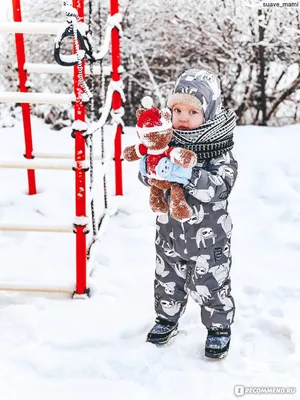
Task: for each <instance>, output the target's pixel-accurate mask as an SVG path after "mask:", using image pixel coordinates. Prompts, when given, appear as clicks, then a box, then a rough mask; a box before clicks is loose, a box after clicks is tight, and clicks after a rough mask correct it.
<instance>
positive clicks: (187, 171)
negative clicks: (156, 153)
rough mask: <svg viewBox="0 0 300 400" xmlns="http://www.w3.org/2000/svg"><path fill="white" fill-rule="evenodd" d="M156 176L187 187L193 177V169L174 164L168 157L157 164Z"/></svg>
mask: <svg viewBox="0 0 300 400" xmlns="http://www.w3.org/2000/svg"><path fill="white" fill-rule="evenodd" d="M156 174H157V175H158V176H159V177H160V178H163V179H166V180H167V181H169V182H177V183H181V184H183V185H186V184H187V183H188V182H189V179H190V178H191V176H192V168H183V167H181V166H180V165H177V164H174V163H173V162H172V161H171V160H170V159H169V158H168V157H164V158H162V159H161V160H160V161H159V163H158V164H157V167H156Z"/></svg>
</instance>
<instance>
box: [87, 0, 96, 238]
mask: <svg viewBox="0 0 300 400" xmlns="http://www.w3.org/2000/svg"><path fill="white" fill-rule="evenodd" d="M92 17H93V7H92V0H89V20H88V27H89V33H90V34H92ZM89 66H90V87H91V91H92V93H95V76H94V64H93V61H92V60H90V62H89ZM90 120H91V121H94V120H95V100H94V96H93V97H92V98H91V100H90ZM88 143H89V151H90V187H89V189H90V193H92V195H93V196H95V192H94V191H93V187H94V135H93V132H92V133H91V135H90V136H89V142H88ZM94 204H95V203H94V197H93V198H92V199H91V217H92V229H93V236H96V235H97V226H96V215H95V207H94Z"/></svg>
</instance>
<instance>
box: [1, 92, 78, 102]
mask: <svg viewBox="0 0 300 400" xmlns="http://www.w3.org/2000/svg"><path fill="white" fill-rule="evenodd" d="M75 101H76V97H75V94H74V93H72V94H62V93H25V92H0V103H35V104H71V103H72V102H75Z"/></svg>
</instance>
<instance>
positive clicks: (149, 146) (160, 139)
mask: <svg viewBox="0 0 300 400" xmlns="http://www.w3.org/2000/svg"><path fill="white" fill-rule="evenodd" d="M142 106H143V107H144V108H140V109H138V110H137V111H136V117H137V124H136V130H137V136H138V138H139V139H140V141H141V143H138V144H135V145H131V146H128V147H126V148H125V149H124V152H123V156H124V159H125V160H126V161H129V162H131V161H137V160H139V159H141V158H142V157H144V156H146V173H147V177H148V178H149V179H148V182H149V184H150V185H151V187H150V199H149V202H150V207H151V209H152V211H153V212H154V213H156V214H158V215H160V214H166V213H167V212H168V211H169V210H170V212H171V216H172V218H174V219H176V220H177V221H180V222H183V221H187V220H188V219H190V218H191V217H192V215H193V210H192V209H191V207H190V206H189V205H188V204H187V202H186V200H185V197H184V192H183V188H182V186H180V184H179V183H177V182H169V181H168V180H166V179H165V178H164V177H163V174H161V173H160V174H158V172H161V165H162V164H160V171H159V170H158V165H159V162H160V161H161V160H162V159H164V160H165V159H166V157H167V159H169V160H170V164H171V165H174V166H176V167H177V166H178V167H179V168H192V167H193V166H195V165H196V163H197V156H196V154H195V153H194V152H193V151H191V150H187V149H182V148H180V147H176V148H174V147H169V143H170V141H171V139H172V122H171V112H170V110H169V109H168V108H164V109H161V110H159V109H158V108H156V107H154V106H153V101H152V99H151V97H149V96H146V97H144V98H143V100H142ZM163 165H164V163H163ZM166 167H167V166H166ZM162 172H164V171H162ZM168 189H170V205H169V204H168V203H167V201H166V198H165V191H166V190H168Z"/></svg>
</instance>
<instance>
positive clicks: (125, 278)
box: [0, 119, 300, 400]
mask: <svg viewBox="0 0 300 400" xmlns="http://www.w3.org/2000/svg"><path fill="white" fill-rule="evenodd" d="M33 132H34V143H35V148H36V149H38V150H39V151H46V150H47V151H55V150H56V151H59V152H69V153H72V151H73V146H74V142H73V140H72V139H71V138H70V131H69V129H65V130H63V131H60V132H54V131H51V130H50V129H49V127H48V126H46V125H44V123H43V122H42V121H40V120H38V119H33ZM107 135H110V130H109V129H108V130H107ZM0 138H1V147H0V160H1V159H6V160H7V159H8V158H15V157H17V156H18V157H19V159H20V160H22V154H23V152H24V149H23V132H22V125H21V123H20V122H18V123H17V125H16V126H15V127H14V128H6V129H0ZM123 140H124V144H125V145H127V144H130V143H134V142H136V136H135V133H134V130H133V129H126V135H124V136H123ZM235 143H236V145H235V156H236V158H237V159H238V161H239V178H238V181H237V183H236V186H235V188H234V191H233V193H232V195H231V204H230V211H231V214H232V218H233V222H234V233H233V267H232V286H233V295H234V297H235V301H236V306H237V313H236V321H235V323H234V325H233V337H232V343H231V350H230V353H229V355H228V358H227V359H225V360H223V361H220V362H211V361H208V360H207V359H205V358H204V356H203V346H204V341H205V337H206V330H205V328H204V326H203V325H202V324H201V322H200V313H199V309H198V307H197V306H196V305H195V304H194V303H193V302H192V301H190V302H189V305H188V308H187V311H186V313H185V315H184V316H183V317H182V320H181V324H180V334H179V335H178V336H177V337H176V339H175V341H174V342H173V344H171V345H169V346H167V347H163V348H157V347H155V346H153V345H151V344H148V343H145V336H146V334H147V331H148V330H149V328H150V327H151V326H152V324H153V322H154V312H153V297H152V289H153V277H154V266H155V253H154V234H155V217H154V215H153V214H152V212H151V211H150V209H149V207H148V189H147V188H146V187H144V186H143V185H142V184H140V182H139V181H138V180H137V178H136V176H137V168H138V164H137V163H132V164H128V163H126V162H124V164H123V167H124V197H119V198H116V197H114V196H111V195H110V198H109V202H110V205H112V206H115V205H117V206H118V209H119V211H118V213H117V214H116V215H115V216H114V217H112V218H111V220H110V223H109V225H108V227H107V230H106V233H105V234H104V236H103V237H102V239H101V241H100V243H98V244H97V245H96V247H95V249H94V257H93V260H94V261H93V265H92V267H93V274H92V276H91V278H90V287H91V289H92V296H91V298H90V299H88V300H71V299H70V298H69V297H68V296H64V297H57V296H52V297H51V296H47V297H46V296H41V295H31V294H27V295H25V294H20V293H12V292H0V398H1V400H2V399H3V400H16V399H19V398H21V397H22V398H25V399H27V398H28V399H31V400H41V399H43V400H48V399H49V400H50V399H51V400H53V399H55V400H81V399H83V398H89V399H97V400H98V399H100V398H103V399H105V400H165V399H172V400H177V399H178V400H182V399H205V400H208V399H212V400H217V399H220V400H227V399H234V398H235V396H234V386H235V385H245V386H293V387H297V386H298V392H299V393H300V386H299V377H300V348H299V343H300V325H299V308H300V307H299V306H300V286H299V279H300V271H299V265H300V163H299V146H300V138H299V125H298V126H291V127H284V128H280V129H279V128H278V129H276V128H259V127H252V126H249V127H243V128H240V127H239V128H237V129H236V135H235ZM113 177H114V174H113V169H111V171H110V172H109V175H108V181H109V192H110V194H112V193H113V189H114V186H113V185H114V182H113ZM73 180H74V173H73V172H68V171H37V183H38V189H39V194H38V195H36V196H27V195H26V171H25V170H4V169H1V170H0V182H1V183H0V185H1V186H0V187H1V192H0V223H4V222H11V223H21V222H24V223H25V222H27V223H29V222H30V223H41V224H47V223H53V224H55V223H56V222H59V223H63V222H65V221H68V222H70V221H72V220H73V215H74V206H73V203H74V199H73V197H74V196H73V194H74V183H73ZM98 204H100V202H99V203H98ZM99 207H101V205H100V206H99ZM74 260H75V254H74V235H73V234H49V233H25V232H0V286H1V283H2V284H3V283H9V282H12V281H19V282H31V283H37V284H38V283H40V284H43V283H44V284H50V283H51V284H55V283H59V284H72V283H73V282H74V276H75V264H74ZM299 393H296V394H294V395H290V396H289V395H273V396H272V398H279V399H282V400H283V399H289V398H291V399H299V398H300V394H299ZM246 397H247V396H246ZM252 397H255V396H254V395H252ZM264 397H265V396H264V395H260V398H264ZM249 398H251V396H250V395H249Z"/></svg>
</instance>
